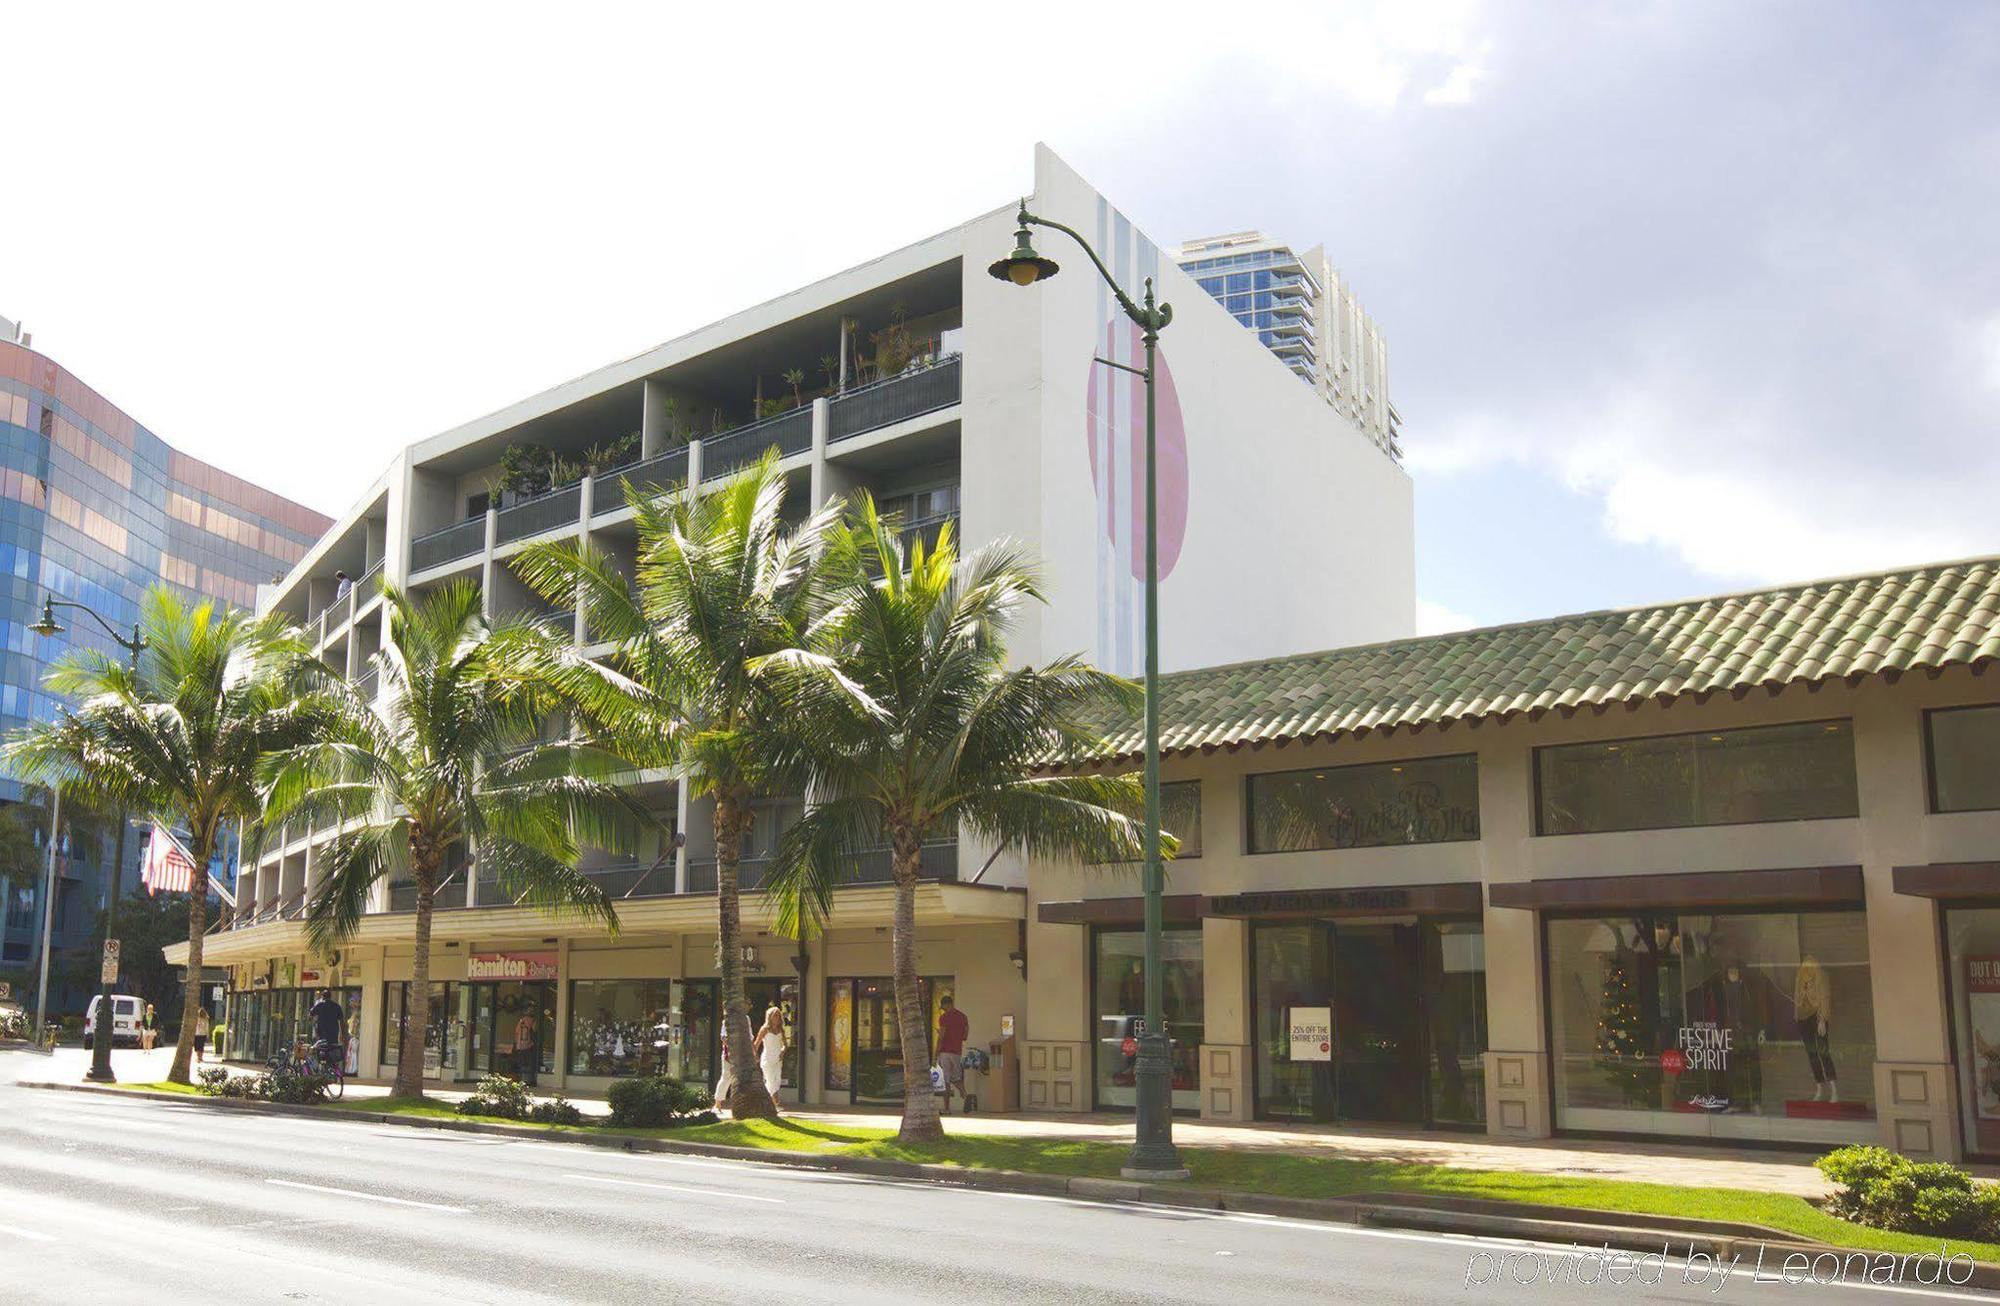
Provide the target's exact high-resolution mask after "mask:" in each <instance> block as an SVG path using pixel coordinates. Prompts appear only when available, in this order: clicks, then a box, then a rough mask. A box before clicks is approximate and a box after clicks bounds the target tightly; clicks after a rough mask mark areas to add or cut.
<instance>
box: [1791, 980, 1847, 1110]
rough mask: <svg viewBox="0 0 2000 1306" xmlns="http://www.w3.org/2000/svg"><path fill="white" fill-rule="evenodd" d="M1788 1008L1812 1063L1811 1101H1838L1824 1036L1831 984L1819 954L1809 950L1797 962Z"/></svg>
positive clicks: (1829, 1016) (1828, 1021)
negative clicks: (1796, 1022)
mask: <svg viewBox="0 0 2000 1306" xmlns="http://www.w3.org/2000/svg"><path fill="white" fill-rule="evenodd" d="M1792 1010H1793V1013H1794V1015H1795V1017H1796V1018H1797V1021H1798V1028H1799V1041H1800V1042H1802V1043H1804V1044H1805V1045H1806V1060H1807V1061H1808V1062H1810V1063H1811V1065H1812V1077H1813V1084H1814V1085H1815V1087H1814V1088H1813V1101H1815V1102H1838V1101H1839V1100H1840V1085H1839V1084H1838V1083H1836V1082H1835V1081H1834V1072H1833V1048H1832V1046H1831V1045H1830V1044H1829V1043H1828V1042H1827V1036H1826V1032H1827V1028H1828V1026H1829V1025H1830V1024H1831V1023H1832V1021H1833V984H1832V982H1831V981H1830V980H1829V979H1828V978H1827V974H1826V971H1825V970H1824V969H1822V968H1821V966H1820V964H1819V958H1817V957H1814V956H1812V955H1810V954H1808V955H1807V956H1806V959H1805V960H1804V961H1801V962H1800V963H1799V976H1798V980H1797V982H1796V984H1795V985H1794V986H1793V989H1792Z"/></svg>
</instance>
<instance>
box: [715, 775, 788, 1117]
mask: <svg viewBox="0 0 2000 1306" xmlns="http://www.w3.org/2000/svg"><path fill="white" fill-rule="evenodd" d="M748 818H749V812H748V811H747V809H746V808H745V807H744V805H743V800H742V798H741V797H740V796H739V795H737V794H732V793H726V792H718V793H717V794H716V795H715V916H716V934H717V936H718V937H717V945H716V951H717V952H719V953H720V954H721V955H720V957H719V959H718V960H719V961H720V962H721V968H722V1037H723V1041H724V1043H725V1044H726V1045H727V1046H728V1049H729V1065H730V1068H731V1069H732V1070H734V1071H735V1072H736V1089H735V1091H734V1092H733V1093H731V1094H730V1098H729V1114H730V1115H732V1116H735V1117H736V1118H737V1119H738V1120H741V1119H744V1118H745V1117H748V1116H765V1117H771V1116H775V1115H777V1114H778V1108H777V1105H776V1104H775V1103H773V1102H772V1101H771V1094H770V1091H769V1090H768V1089H766V1088H765V1087H764V1072H763V1071H762V1070H761V1069H759V1068H758V1065H757V1058H755V1057H754V1056H752V1055H750V1012H749V1006H750V1004H749V1000H748V999H747V998H746V997H745V996H744V994H743V904H742V900H741V898H740V897H739V895H738V892H737V873H738V870H739V866H740V863H741V860H742V851H743V829H744V826H745V825H746V824H748Z"/></svg>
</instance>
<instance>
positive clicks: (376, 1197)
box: [264, 1179, 466, 1215]
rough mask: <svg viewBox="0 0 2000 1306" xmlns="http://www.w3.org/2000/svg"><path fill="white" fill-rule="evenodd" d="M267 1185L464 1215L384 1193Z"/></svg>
mask: <svg viewBox="0 0 2000 1306" xmlns="http://www.w3.org/2000/svg"><path fill="white" fill-rule="evenodd" d="M264 1182H265V1183H267V1184H276V1185H277V1186H278V1187H280V1188H301V1189H304V1190H305V1191H306V1192H309V1193H331V1194H332V1195H333V1196H335V1197H358V1198H360V1199H361V1200H362V1201H364V1202H387V1203H389V1204H390V1205H391V1206H417V1207H421V1208H423V1209H424V1210H426V1211H444V1212H446V1213H447V1214H450V1215H464V1214H465V1212H466V1208H465V1207H463V1206H444V1205H441V1204H440V1203H437V1202H417V1201H412V1200H411V1199H409V1198H407V1197H390V1196H387V1195H386V1194H383V1193H364V1192H361V1191H359V1190H358V1189H354V1188H328V1187H326V1186H325V1185H324V1184H302V1183H300V1182H299V1181H298V1180H296V1179H266V1180H265V1181H264Z"/></svg>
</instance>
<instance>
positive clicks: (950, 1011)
mask: <svg viewBox="0 0 2000 1306" xmlns="http://www.w3.org/2000/svg"><path fill="white" fill-rule="evenodd" d="M938 1005H939V1006H940V1007H942V1008H943V1010H942V1011H940V1012H939V1013H938V1031H937V1064H938V1069H939V1070H942V1071H943V1072H944V1106H945V1110H947V1111H949V1110H950V1109H951V1095H952V1093H953V1091H954V1090H955V1091H956V1092H957V1093H958V1095H959V1097H960V1098H963V1097H964V1096H965V1060H964V1058H965V1039H966V1036H967V1035H968V1034H969V1033H971V1022H970V1021H968V1020H966V1018H965V1013H964V1012H963V1011H960V1010H959V1009H958V1008H957V1007H956V1006H954V1005H952V1001H951V994H949V993H946V994H942V995H940V996H939V998H938Z"/></svg>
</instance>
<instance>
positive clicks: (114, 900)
mask: <svg viewBox="0 0 2000 1306" xmlns="http://www.w3.org/2000/svg"><path fill="white" fill-rule="evenodd" d="M57 608H74V609H76V610H77V611H78V612H81V613H83V614H85V615H86V616H88V617H89V618H90V619H91V620H92V621H95V622H96V623H97V624H98V625H100V626H102V627H104V633H105V634H107V635H109V636H111V638H112V639H113V640H115V641H116V642H117V644H118V647H119V648H122V649H124V650H125V651H126V652H127V653H130V654H131V655H132V674H133V675H135V676H136V675H137V674H138V673H139V653H140V651H141V650H142V649H144V648H145V647H146V635H145V632H144V631H142V630H140V629H139V625H138V623H137V622H134V623H133V624H132V634H131V635H130V636H129V637H128V636H126V635H125V634H124V633H123V632H121V631H120V630H119V629H118V627H116V626H114V625H112V624H111V623H110V622H108V621H106V620H105V619H104V618H103V616H102V615H100V614H99V613H98V611H97V609H96V608H93V607H91V606H90V605H89V604H87V603H73V602H71V601H70V600H68V599H59V598H57V597H56V596H55V595H53V594H46V595H43V596H42V619H41V620H40V621H37V622H36V623H35V624H34V625H32V626H30V627H28V629H29V630H32V631H34V632H35V633H36V634H37V635H43V636H55V635H60V634H62V633H63V632H64V629H65V628H64V626H63V624H62V623H61V622H60V621H57V620H56V609H57ZM127 824H129V822H128V821H127V819H126V813H124V812H122V811H121V812H119V813H118V853H117V856H116V857H115V858H114V859H113V860H112V863H111V896H110V897H109V898H107V899H105V904H104V943H105V946H106V947H107V948H108V947H109V946H110V944H111V940H112V939H113V938H114V937H116V936H115V934H114V933H113V931H115V930H116V929H117V926H118V895H119V894H121V893H123V892H124V889H125V886H124V884H123V879H124V872H125V827H126V826H127ZM99 967H100V969H99V972H98V978H99V984H100V987H101V989H102V993H101V995H100V996H99V998H98V1000H97V1032H96V1033H95V1034H93V1035H92V1036H91V1043H90V1069H89V1070H87V1071H85V1072H84V1078H85V1079H94V1080H97V1081H98V1082H100V1083H105V1084H112V1083H116V1082H117V1078H118V1077H117V1076H116V1075H113V1074H112V1073H111V1044H112V1041H113V1039H114V1038H115V1037H116V1035H117V1032H118V1006H117V1002H116V1001H115V998H116V989H117V987H118V976H117V975H116V974H111V975H106V974H104V973H103V970H102V961H100V962H99ZM190 982H194V981H193V977H190Z"/></svg>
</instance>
